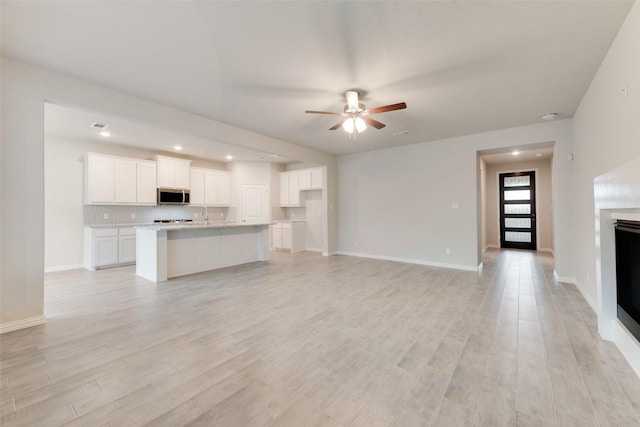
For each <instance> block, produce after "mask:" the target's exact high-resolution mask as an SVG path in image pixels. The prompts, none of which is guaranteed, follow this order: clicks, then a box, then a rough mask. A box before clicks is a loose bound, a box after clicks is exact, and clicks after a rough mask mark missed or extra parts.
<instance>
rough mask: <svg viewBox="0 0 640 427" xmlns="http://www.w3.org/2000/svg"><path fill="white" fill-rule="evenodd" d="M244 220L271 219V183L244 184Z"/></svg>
mask: <svg viewBox="0 0 640 427" xmlns="http://www.w3.org/2000/svg"><path fill="white" fill-rule="evenodd" d="M241 189H242V222H244V223H248V224H257V223H262V224H264V223H267V222H269V219H270V215H269V212H270V208H269V184H267V183H263V184H242V185H241Z"/></svg>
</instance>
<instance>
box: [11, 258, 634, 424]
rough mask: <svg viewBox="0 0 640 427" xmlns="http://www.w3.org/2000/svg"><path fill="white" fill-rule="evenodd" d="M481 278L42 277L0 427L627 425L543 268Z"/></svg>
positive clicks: (619, 389) (347, 268) (629, 418)
mask: <svg viewBox="0 0 640 427" xmlns="http://www.w3.org/2000/svg"><path fill="white" fill-rule="evenodd" d="M484 261H485V264H484V265H485V268H484V271H483V272H482V274H481V275H478V274H476V273H470V272H461V271H454V270H446V269H437V268H430V267H424V266H418V265H410V264H402V263H395V262H387V261H378V260H367V259H359V258H352V257H344V256H335V257H329V258H323V257H321V256H319V255H317V254H313V253H297V254H284V253H275V254H274V256H273V258H272V260H271V261H269V262H266V263H253V264H249V265H245V266H239V267H233V268H227V269H224V270H219V271H216V272H209V273H203V274H198V275H193V276H188V277H184V278H180V279H174V280H171V281H169V282H165V283H160V284H155V283H151V282H148V281H146V280H144V279H139V278H136V277H135V276H134V269H133V268H131V267H126V268H118V269H112V270H104V271H99V272H87V271H82V270H75V271H70V272H58V273H50V274H47V275H46V314H47V317H48V319H49V321H48V323H47V324H46V325H43V326H37V327H33V328H30V329H27V330H22V331H16V332H12V333H8V334H4V335H2V336H0V369H1V371H0V374H1V382H2V383H1V385H2V388H1V393H2V394H1V401H0V402H1V405H0V410H1V411H2V412H1V418H0V425H2V426H14V425H28V426H40V425H42V426H55V425H72V426H99V425H110V426H112V427H115V426H136V425H145V424H148V425H152V426H179V425H203V426H212V425H215V426H218V425H219V426H254V425H255V426H261V425H278V426H324V427H339V426H344V427H346V426H391V425H393V426H428V425H433V426H447V427H448V426H456V425H460V426H472V425H487V426H500V425H505V426H516V425H517V426H547V425H557V426H588V425H639V424H640V418H639V416H640V379H639V378H638V377H637V376H636V375H635V374H634V372H633V371H632V370H631V368H630V367H629V365H628V364H627V362H626V361H625V360H624V359H623V358H622V356H621V355H620V353H619V352H618V350H617V349H616V348H615V346H614V345H612V344H611V343H608V342H605V341H602V340H601V339H600V338H599V337H598V335H597V332H596V319H595V316H594V314H593V312H592V311H591V309H590V308H589V306H588V305H587V304H586V303H585V301H584V300H583V299H582V297H581V295H580V294H579V292H578V291H577V290H576V289H575V287H574V286H572V285H567V284H562V283H558V282H556V281H555V280H554V279H553V274H552V271H553V259H552V258H551V257H550V256H547V255H537V254H535V253H532V252H526V251H495V250H494V251H489V252H488V253H487V256H486V259H485V260H484Z"/></svg>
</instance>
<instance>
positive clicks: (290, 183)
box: [280, 171, 300, 206]
mask: <svg viewBox="0 0 640 427" xmlns="http://www.w3.org/2000/svg"><path fill="white" fill-rule="evenodd" d="M280 206H300V182H299V179H298V172H297V171H294V172H281V173H280Z"/></svg>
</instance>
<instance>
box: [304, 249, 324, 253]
mask: <svg viewBox="0 0 640 427" xmlns="http://www.w3.org/2000/svg"><path fill="white" fill-rule="evenodd" d="M304 250H305V251H309V252H322V248H304Z"/></svg>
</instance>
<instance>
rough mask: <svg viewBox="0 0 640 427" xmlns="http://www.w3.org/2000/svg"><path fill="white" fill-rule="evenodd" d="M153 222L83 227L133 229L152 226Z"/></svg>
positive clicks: (88, 225) (86, 225)
mask: <svg viewBox="0 0 640 427" xmlns="http://www.w3.org/2000/svg"><path fill="white" fill-rule="evenodd" d="M153 224H154V223H153V222H136V223H126V224H85V227H89V228H127V227H129V228H133V227H142V226H145V225H153Z"/></svg>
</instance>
